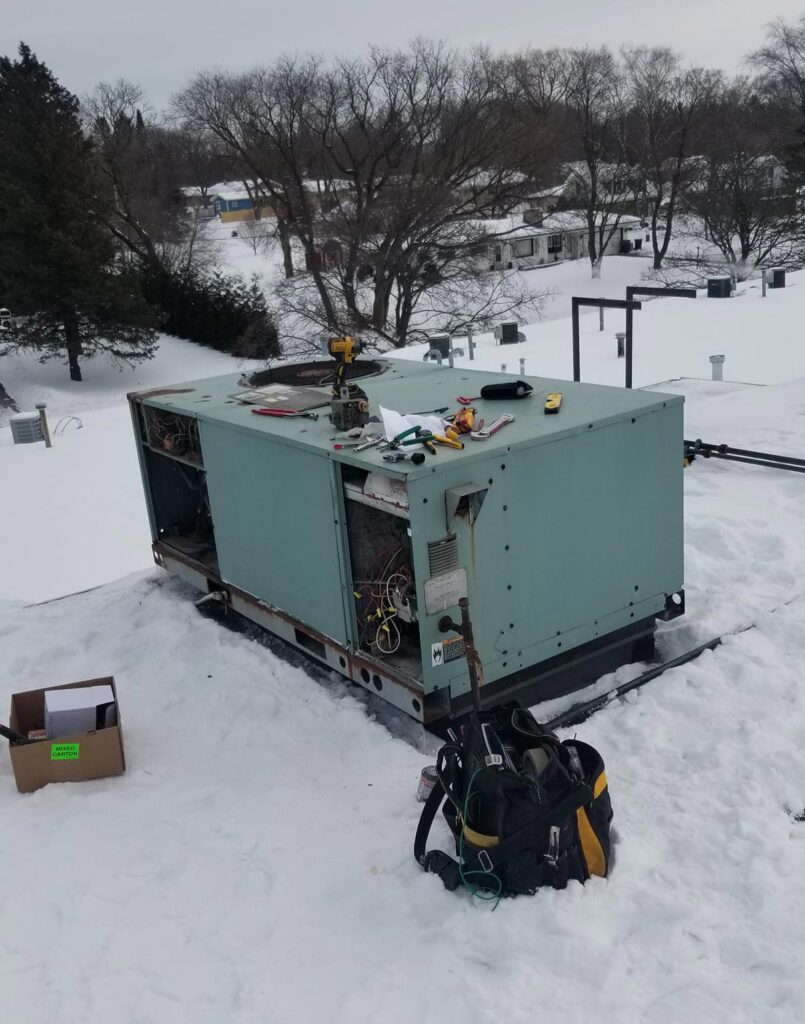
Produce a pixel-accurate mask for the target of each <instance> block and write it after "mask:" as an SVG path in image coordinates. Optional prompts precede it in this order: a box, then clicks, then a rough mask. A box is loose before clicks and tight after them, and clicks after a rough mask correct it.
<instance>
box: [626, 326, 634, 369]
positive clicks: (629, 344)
mask: <svg viewBox="0 0 805 1024" xmlns="http://www.w3.org/2000/svg"><path fill="white" fill-rule="evenodd" d="M633 330H634V317H633V315H632V307H631V306H627V307H626V387H627V388H631V386H632V332H633Z"/></svg>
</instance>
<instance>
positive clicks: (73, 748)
mask: <svg viewBox="0 0 805 1024" xmlns="http://www.w3.org/2000/svg"><path fill="white" fill-rule="evenodd" d="M80 746H81V744H80V743H51V745H50V760H51V761H77V760H78V748H79V747H80Z"/></svg>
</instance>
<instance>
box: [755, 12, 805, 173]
mask: <svg viewBox="0 0 805 1024" xmlns="http://www.w3.org/2000/svg"><path fill="white" fill-rule="evenodd" d="M748 62H749V64H750V66H751V67H753V68H754V69H755V70H756V71H757V73H758V77H757V79H756V81H755V83H754V84H755V87H756V88H757V89H758V91H759V92H760V93H761V95H762V96H763V98H764V100H765V101H766V108H767V111H768V113H769V115H770V116H769V127H770V128H773V127H775V126H776V127H778V129H779V135H778V137H777V138H776V139H775V142H776V145H777V149H778V153H779V155H780V156H782V157H784V158H785V160H786V164H787V166H788V170H789V173H790V174H796V175H797V176H798V177H799V179H800V180H802V179H803V178H805V16H803V17H801V18H800V19H799V21H797V22H793V23H790V22H786V21H783V20H782V19H779V20H777V21H775V22H773V23H772V24H771V25H769V27H768V32H767V36H766V44H765V46H762V47H761V48H760V49H759V50H756V51H755V52H754V53H752V54H750V55H749V58H748Z"/></svg>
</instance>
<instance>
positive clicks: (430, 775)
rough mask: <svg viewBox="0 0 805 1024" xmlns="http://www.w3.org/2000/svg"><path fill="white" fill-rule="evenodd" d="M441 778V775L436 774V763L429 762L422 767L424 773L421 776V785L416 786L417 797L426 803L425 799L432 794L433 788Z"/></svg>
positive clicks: (422, 802)
mask: <svg viewBox="0 0 805 1024" xmlns="http://www.w3.org/2000/svg"><path fill="white" fill-rule="evenodd" d="M438 780H439V776H438V775H437V774H436V765H435V764H429V765H426V766H425V767H424V768H423V769H422V774H421V775H420V776H419V785H418V786H417V788H416V798H417V800H418V801H419V802H420V803H421V804H424V803H425V801H426V800H427V799H428V797H429V796H430V794H431V790H432V789H433V787H434V786H435V785H436V783H437V782H438Z"/></svg>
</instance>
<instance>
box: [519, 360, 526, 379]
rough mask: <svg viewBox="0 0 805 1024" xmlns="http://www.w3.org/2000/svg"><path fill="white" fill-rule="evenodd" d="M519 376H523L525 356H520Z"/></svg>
mask: <svg viewBox="0 0 805 1024" xmlns="http://www.w3.org/2000/svg"><path fill="white" fill-rule="evenodd" d="M520 376H521V377H525V356H520Z"/></svg>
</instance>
